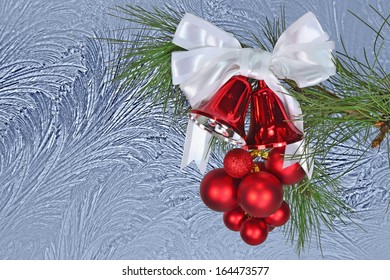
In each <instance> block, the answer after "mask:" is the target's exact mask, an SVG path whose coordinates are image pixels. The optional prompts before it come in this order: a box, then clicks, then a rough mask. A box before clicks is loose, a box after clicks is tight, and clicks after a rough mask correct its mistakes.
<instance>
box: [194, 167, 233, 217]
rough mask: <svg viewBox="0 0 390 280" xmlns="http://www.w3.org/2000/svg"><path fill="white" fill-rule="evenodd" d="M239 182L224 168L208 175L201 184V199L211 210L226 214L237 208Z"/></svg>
mask: <svg viewBox="0 0 390 280" xmlns="http://www.w3.org/2000/svg"><path fill="white" fill-rule="evenodd" d="M238 183H239V181H238V180H237V179H234V178H232V177H230V176H229V175H227V174H226V172H225V170H224V169H223V168H217V169H214V170H212V171H210V172H209V173H207V174H206V175H205V176H204V178H203V180H202V182H201V183H200V197H201V198H202V200H203V202H204V204H206V206H208V207H209V208H210V209H212V210H214V211H218V212H226V211H229V210H231V209H233V208H234V207H235V206H237V186H238Z"/></svg>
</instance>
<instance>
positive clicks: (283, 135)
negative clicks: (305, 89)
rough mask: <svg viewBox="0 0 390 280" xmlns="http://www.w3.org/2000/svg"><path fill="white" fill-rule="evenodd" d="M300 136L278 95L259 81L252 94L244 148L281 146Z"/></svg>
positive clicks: (294, 140)
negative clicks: (249, 119)
mask: <svg viewBox="0 0 390 280" xmlns="http://www.w3.org/2000/svg"><path fill="white" fill-rule="evenodd" d="M302 137H303V134H302V133H301V132H300V131H299V130H298V129H297V128H296V127H295V126H294V125H293V124H292V122H291V120H289V118H288V116H287V113H286V111H285V109H284V106H283V104H282V102H281V101H280V99H279V97H278V96H277V95H276V94H275V93H274V92H273V91H272V90H271V89H270V88H269V87H268V86H267V85H266V83H265V82H264V81H262V80H261V81H259V89H258V90H256V91H255V92H253V94H252V101H251V121H250V126H249V131H248V135H247V137H246V139H245V141H246V146H245V148H247V149H258V150H262V149H265V148H272V147H282V146H285V145H286V144H290V143H294V142H297V141H299V140H301V139H302Z"/></svg>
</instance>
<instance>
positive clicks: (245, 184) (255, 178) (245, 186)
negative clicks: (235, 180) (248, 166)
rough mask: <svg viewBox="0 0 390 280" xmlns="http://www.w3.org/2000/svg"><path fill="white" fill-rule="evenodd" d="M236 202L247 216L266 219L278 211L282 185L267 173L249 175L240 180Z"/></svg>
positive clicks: (281, 199)
mask: <svg viewBox="0 0 390 280" xmlns="http://www.w3.org/2000/svg"><path fill="white" fill-rule="evenodd" d="M237 200H238V204H239V205H240V206H241V208H242V209H243V210H244V211H246V212H247V213H248V214H249V215H251V216H254V217H257V218H263V217H268V216H269V215H271V214H272V213H274V212H275V211H276V210H278V209H279V207H280V205H281V204H282V202H283V188H282V184H281V183H280V181H279V180H278V178H276V177H275V176H274V175H272V174H271V173H269V172H265V171H260V172H256V173H251V174H249V175H248V176H246V177H245V178H244V179H242V180H241V183H240V185H239V186H238V191H237Z"/></svg>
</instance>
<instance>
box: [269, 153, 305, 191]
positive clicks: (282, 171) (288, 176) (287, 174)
mask: <svg viewBox="0 0 390 280" xmlns="http://www.w3.org/2000/svg"><path fill="white" fill-rule="evenodd" d="M284 150H285V148H284V147H282V148H274V149H272V150H271V151H270V152H269V154H268V159H267V160H266V161H265V168H266V170H267V171H269V172H271V173H272V174H274V175H275V176H276V177H278V179H279V180H280V182H282V184H283V185H293V184H296V183H299V182H300V181H302V180H303V178H305V176H306V173H305V171H304V170H303V168H302V167H301V166H300V164H299V163H294V164H293V165H291V166H289V167H286V168H283V156H282V155H281V154H283V153H284Z"/></svg>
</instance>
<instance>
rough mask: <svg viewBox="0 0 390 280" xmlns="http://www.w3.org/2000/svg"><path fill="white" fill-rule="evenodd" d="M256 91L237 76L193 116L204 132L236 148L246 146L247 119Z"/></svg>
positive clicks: (191, 115)
mask: <svg viewBox="0 0 390 280" xmlns="http://www.w3.org/2000/svg"><path fill="white" fill-rule="evenodd" d="M251 92H252V87H251V85H250V84H249V82H248V79H247V78H246V77H243V76H233V77H232V78H231V79H230V80H229V81H227V82H226V83H225V84H224V85H223V86H222V87H221V88H220V89H219V90H218V91H217V92H216V93H215V94H214V95H213V97H212V98H211V99H210V100H209V101H206V102H205V103H203V104H202V105H201V106H200V107H199V108H197V109H193V110H192V111H191V112H190V119H191V120H193V121H194V122H195V124H197V125H198V126H199V127H200V128H202V129H205V130H207V131H209V132H211V133H212V134H213V135H214V136H217V137H219V138H221V139H223V140H225V141H228V142H231V143H233V144H238V145H244V144H245V140H244V138H245V128H244V122H245V116H246V112H247V110H248V106H249V102H250V96H251Z"/></svg>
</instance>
